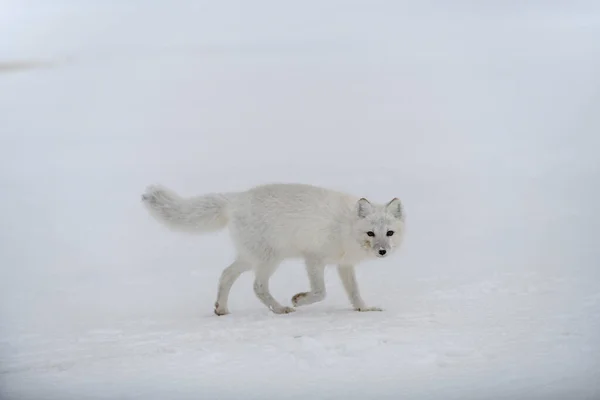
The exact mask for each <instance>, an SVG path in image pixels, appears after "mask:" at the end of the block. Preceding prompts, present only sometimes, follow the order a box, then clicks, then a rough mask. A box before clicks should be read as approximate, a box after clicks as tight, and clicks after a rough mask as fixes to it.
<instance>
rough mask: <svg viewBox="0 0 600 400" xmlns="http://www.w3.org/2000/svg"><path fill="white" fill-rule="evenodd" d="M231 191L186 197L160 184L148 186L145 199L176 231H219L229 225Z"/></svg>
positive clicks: (151, 209) (143, 197)
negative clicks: (228, 207)
mask: <svg viewBox="0 0 600 400" xmlns="http://www.w3.org/2000/svg"><path fill="white" fill-rule="evenodd" d="M230 197H231V195H226V194H207V195H204V196H196V197H190V198H183V197H181V196H179V195H178V194H177V193H175V192H173V191H171V190H169V189H167V188H165V187H162V186H158V185H153V186H149V187H148V188H146V193H144V194H143V195H142V202H143V203H144V206H146V208H147V209H148V211H149V212H150V215H152V216H153V217H154V218H155V219H156V220H157V221H158V222H160V223H162V224H163V225H165V226H166V227H168V228H169V229H171V230H174V231H180V232H188V233H206V232H215V231H218V230H220V229H223V228H225V227H226V226H227V222H228V218H227V206H228V204H229V200H230Z"/></svg>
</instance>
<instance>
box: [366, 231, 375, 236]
mask: <svg viewBox="0 0 600 400" xmlns="http://www.w3.org/2000/svg"><path fill="white" fill-rule="evenodd" d="M367 236H371V237H373V236H375V232H373V231H369V232H367Z"/></svg>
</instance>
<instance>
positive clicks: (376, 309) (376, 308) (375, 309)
mask: <svg viewBox="0 0 600 400" xmlns="http://www.w3.org/2000/svg"><path fill="white" fill-rule="evenodd" d="M354 310H355V311H360V312H366V311H383V308H379V307H356V308H355V309H354Z"/></svg>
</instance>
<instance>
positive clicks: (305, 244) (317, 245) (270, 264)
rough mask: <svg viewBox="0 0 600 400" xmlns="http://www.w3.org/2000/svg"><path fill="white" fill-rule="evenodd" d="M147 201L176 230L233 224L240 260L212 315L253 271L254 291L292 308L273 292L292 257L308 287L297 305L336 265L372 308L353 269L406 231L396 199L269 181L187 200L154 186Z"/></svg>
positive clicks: (319, 294) (317, 291) (223, 281)
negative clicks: (273, 281)
mask: <svg viewBox="0 0 600 400" xmlns="http://www.w3.org/2000/svg"><path fill="white" fill-rule="evenodd" d="M142 201H143V203H144V205H145V206H146V208H147V209H148V211H149V212H150V214H151V215H152V216H153V217H154V218H155V219H157V220H158V221H159V222H161V223H163V224H164V225H166V226H167V227H169V228H170V229H172V230H175V231H185V232H189V233H206V232H214V231H217V230H220V229H223V228H225V227H226V226H228V227H229V230H230V235H231V238H232V240H233V243H234V245H235V248H236V251H237V258H236V260H235V261H234V262H233V263H232V264H231V265H230V266H229V267H227V268H225V270H224V271H223V273H222V274H221V278H220V280H219V288H218V293H217V301H216V303H215V309H214V312H215V314H217V315H225V314H228V313H229V310H228V307H227V300H228V297H229V292H230V290H231V286H232V285H233V283H234V282H235V281H236V279H237V278H239V276H240V275H241V274H242V273H243V272H245V271H249V270H251V269H252V270H254V274H255V280H254V292H255V293H256V296H257V297H258V299H259V300H260V301H261V302H262V303H263V304H264V305H265V306H267V307H268V308H269V309H270V310H271V311H273V312H274V313H276V314H285V313H290V312H292V311H295V310H294V308H292V307H286V306H283V305H281V304H280V303H279V302H278V301H277V300H275V299H274V298H273V296H272V295H271V293H270V292H269V278H270V277H271V275H273V273H274V272H275V270H276V269H277V267H278V266H279V264H280V263H281V262H282V261H283V260H285V259H288V258H303V259H304V261H305V264H306V271H307V273H308V278H309V281H310V291H308V292H303V293H298V294H296V295H294V296H293V297H292V304H293V305H294V306H296V307H297V306H304V305H307V304H312V303H316V302H318V301H321V300H323V299H324V298H325V281H324V273H325V272H324V271H325V266H326V265H327V264H337V266H338V267H337V271H338V273H339V276H340V279H341V281H342V284H343V286H344V288H345V290H346V292H347V294H348V298H349V300H350V302H351V304H352V306H353V307H354V309H355V310H357V311H381V309H380V308H377V307H368V306H367V305H366V304H365V302H364V301H363V299H362V297H361V296H360V293H359V290H358V286H357V283H356V277H355V272H354V266H355V265H356V264H358V263H359V262H361V261H364V260H367V259H371V258H376V257H386V256H388V255H390V254H391V253H392V252H393V251H394V250H396V249H397V248H398V247H399V246H400V244H401V242H402V237H403V233H404V223H405V216H404V211H403V207H402V203H401V202H400V200H399V199H398V198H394V199H392V200H391V201H390V202H389V203H387V204H385V205H377V204H372V203H370V202H369V201H368V200H367V199H365V198H358V197H354V196H351V195H348V194H345V193H340V192H337V191H332V190H328V189H324V188H319V187H315V186H311V185H304V184H268V185H262V186H257V187H254V188H252V189H250V190H248V191H245V192H236V193H221V194H207V195H203V196H197V197H191V198H182V197H180V196H178V195H177V194H175V193H173V192H172V191H170V190H168V189H166V188H164V187H161V186H149V187H148V188H147V189H146V193H145V194H144V195H142Z"/></svg>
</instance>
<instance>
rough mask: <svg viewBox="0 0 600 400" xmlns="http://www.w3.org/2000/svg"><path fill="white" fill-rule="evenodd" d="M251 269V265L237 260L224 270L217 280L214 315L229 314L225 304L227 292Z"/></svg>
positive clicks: (227, 297)
mask: <svg viewBox="0 0 600 400" xmlns="http://www.w3.org/2000/svg"><path fill="white" fill-rule="evenodd" d="M250 269H252V265H251V264H250V263H248V262H246V261H244V260H241V259H239V258H238V259H237V260H235V261H234V262H233V263H232V264H231V265H230V266H229V267H227V268H225V269H224V270H223V272H222V273H221V278H219V289H218V292H217V301H216V302H215V314H217V315H225V314H229V309H228V307H227V302H228V300H229V292H230V291H231V287H232V286H233V284H234V283H235V281H236V280H237V279H238V278H239V277H240V275H242V274H243V273H244V272H246V271H249V270H250Z"/></svg>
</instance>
